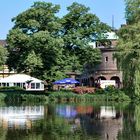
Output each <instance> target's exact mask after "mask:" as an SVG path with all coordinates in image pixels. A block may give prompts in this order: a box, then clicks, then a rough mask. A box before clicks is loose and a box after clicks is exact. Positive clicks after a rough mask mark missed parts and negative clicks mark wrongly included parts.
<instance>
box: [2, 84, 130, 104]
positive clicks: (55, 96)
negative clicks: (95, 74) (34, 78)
mask: <svg viewBox="0 0 140 140" xmlns="http://www.w3.org/2000/svg"><path fill="white" fill-rule="evenodd" d="M2 90H3V89H2ZM78 90H79V89H78ZM83 91H87V93H86V92H81V88H80V92H78V93H77V92H76V93H74V92H73V91H55V92H53V91H52V92H47V93H45V92H35V91H34V92H28V91H24V90H20V89H18V90H15V89H14V90H11V89H10V91H9V89H8V90H6V89H5V90H4V91H1V90H0V102H3V101H5V102H10V103H14V102H17V103H18V102H23V101H25V102H27V103H31V102H36V103H37V102H45V103H47V102H48V101H49V102H75V103H77V102H93V101H100V102H101V101H115V102H123V101H131V99H130V98H129V97H128V96H127V95H125V93H124V92H123V91H121V90H119V89H115V88H112V87H109V88H107V89H106V90H102V89H98V90H96V91H95V92H93V93H92V92H91V91H92V90H89V88H88V90H83ZM88 92H89V93H88Z"/></svg>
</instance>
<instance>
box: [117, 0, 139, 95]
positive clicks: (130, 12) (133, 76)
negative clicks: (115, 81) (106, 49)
mask: <svg viewBox="0 0 140 140" xmlns="http://www.w3.org/2000/svg"><path fill="white" fill-rule="evenodd" d="M125 2H126V21H127V25H126V26H123V27H122V28H121V29H120V30H119V32H118V35H119V42H118V53H117V54H116V57H117V61H118V66H119V67H120V68H121V69H122V71H123V83H124V88H125V89H126V91H129V92H131V95H135V96H137V97H140V14H139V13H140V1H139V0H126V1H125Z"/></svg>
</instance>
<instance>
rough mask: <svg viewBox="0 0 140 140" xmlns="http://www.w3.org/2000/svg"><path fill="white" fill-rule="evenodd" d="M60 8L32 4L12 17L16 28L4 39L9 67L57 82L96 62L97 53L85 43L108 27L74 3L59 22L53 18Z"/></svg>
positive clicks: (98, 57) (55, 17)
mask: <svg viewBox="0 0 140 140" xmlns="http://www.w3.org/2000/svg"><path fill="white" fill-rule="evenodd" d="M59 9H60V7H59V5H53V4H52V3H46V2H35V3H34V5H33V6H32V7H31V8H29V9H28V10H26V11H25V12H23V13H21V14H19V15H18V16H17V17H15V18H13V22H14V23H15V25H14V27H13V28H12V29H11V30H10V32H9V34H8V37H7V41H8V44H9V47H8V50H9V59H8V64H9V66H10V68H14V69H17V71H18V72H21V71H24V72H30V74H32V75H36V76H43V77H42V78H44V79H50V80H53V79H54V80H56V79H60V77H61V78H62V77H63V76H65V72H68V71H76V70H79V69H80V68H82V66H83V65H84V64H86V63H89V64H97V63H99V61H100V52H99V50H97V49H93V48H90V47H89V46H88V43H89V42H90V41H92V40H94V39H95V38H96V39H97V38H98V37H99V36H100V34H101V33H104V32H106V31H107V30H108V26H107V25H105V24H103V23H101V22H100V20H99V19H98V18H97V17H96V16H95V15H94V14H91V13H89V12H88V11H89V8H87V7H85V6H84V5H81V4H78V3H73V4H72V5H71V6H70V7H68V14H66V15H65V16H64V17H62V18H61V19H60V18H58V17H57V16H56V13H57V12H59Z"/></svg>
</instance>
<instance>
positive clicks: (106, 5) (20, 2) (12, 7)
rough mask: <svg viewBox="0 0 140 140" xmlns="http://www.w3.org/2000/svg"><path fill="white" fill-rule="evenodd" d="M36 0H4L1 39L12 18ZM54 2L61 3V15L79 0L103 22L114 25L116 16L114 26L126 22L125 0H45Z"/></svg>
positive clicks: (2, 3) (7, 29) (1, 10)
mask: <svg viewBox="0 0 140 140" xmlns="http://www.w3.org/2000/svg"><path fill="white" fill-rule="evenodd" d="M34 1H36V0H2V1H1V4H0V39H6V36H7V34H8V31H9V30H10V29H11V28H12V27H13V23H12V22H11V18H13V17H15V16H17V15H18V14H19V13H21V12H23V11H25V10H27V9H28V8H30V6H31V5H33V2H34ZM44 1H45V2H52V3H53V4H60V6H61V10H60V12H59V15H60V16H63V15H64V14H66V13H67V11H66V7H68V6H70V5H71V4H72V3H73V2H78V3H81V4H84V5H86V6H88V7H90V9H91V12H92V13H94V14H96V16H98V17H99V19H100V20H101V21H102V22H105V23H107V24H108V25H110V26H111V25H112V17H114V27H115V28H117V29H118V28H119V27H120V26H121V24H125V18H124V13H125V5H124V0H44Z"/></svg>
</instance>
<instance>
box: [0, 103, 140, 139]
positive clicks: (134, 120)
mask: <svg viewBox="0 0 140 140" xmlns="http://www.w3.org/2000/svg"><path fill="white" fill-rule="evenodd" d="M139 139H140V105H132V104H122V103H121V104H117V103H116V104H114V103H110V104H106V103H92V104H48V105H27V104H24V105H18V106H17V105H3V106H0V140H139Z"/></svg>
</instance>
